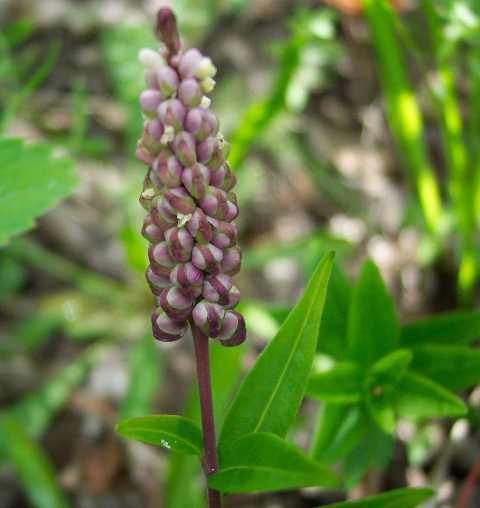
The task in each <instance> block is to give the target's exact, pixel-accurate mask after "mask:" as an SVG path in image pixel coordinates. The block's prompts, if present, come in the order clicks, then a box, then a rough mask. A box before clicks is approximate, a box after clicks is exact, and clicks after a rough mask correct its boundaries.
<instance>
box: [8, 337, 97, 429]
mask: <svg viewBox="0 0 480 508" xmlns="http://www.w3.org/2000/svg"><path fill="white" fill-rule="evenodd" d="M104 352H105V346H104V345H97V346H91V347H90V348H88V349H87V350H86V351H85V352H84V353H82V355H81V356H80V357H79V358H77V359H76V360H75V361H74V362H73V363H71V364H70V365H68V366H66V367H65V368H63V369H62V370H60V371H59V372H58V373H57V374H55V375H54V376H52V377H51V379H50V380H48V381H47V382H46V383H45V384H44V385H43V386H42V387H41V388H39V389H38V390H36V391H33V392H32V393H30V394H29V395H26V396H25V397H24V398H23V399H21V400H20V401H19V402H18V403H16V404H15V405H14V406H13V407H12V408H11V409H9V410H8V414H9V415H10V416H12V417H13V418H15V419H16V420H17V421H18V422H19V423H21V425H22V429H23V430H24V431H25V432H26V433H27V434H28V435H29V436H31V437H35V438H38V437H40V436H41V435H42V434H43V433H44V432H45V431H46V430H47V428H48V426H49V424H50V422H51V420H52V419H53V418H54V417H55V415H56V414H57V412H58V411H59V410H60V409H61V408H62V407H63V405H64V404H65V403H66V402H67V400H68V398H69V397H70V395H71V393H72V391H73V390H74V389H75V387H76V386H78V385H79V384H80V383H81V382H82V380H83V379H84V377H85V375H86V374H87V372H88V371H89V369H90V368H91V367H92V365H93V364H94V363H95V362H96V361H97V360H98V359H99V358H100V357H101V356H102V355H103V354H104Z"/></svg>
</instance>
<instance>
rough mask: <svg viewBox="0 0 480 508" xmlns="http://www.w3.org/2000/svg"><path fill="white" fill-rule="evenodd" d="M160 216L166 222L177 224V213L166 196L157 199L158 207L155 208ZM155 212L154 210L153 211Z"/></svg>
mask: <svg viewBox="0 0 480 508" xmlns="http://www.w3.org/2000/svg"><path fill="white" fill-rule="evenodd" d="M155 208H156V210H157V213H158V215H159V216H160V217H161V218H162V219H163V220H164V221H165V222H169V223H170V224H173V223H174V222H177V212H176V210H175V209H174V208H172V206H171V204H170V203H169V201H168V200H167V199H166V198H165V196H164V195H163V196H159V197H158V198H157V202H156V206H155ZM152 212H153V209H152Z"/></svg>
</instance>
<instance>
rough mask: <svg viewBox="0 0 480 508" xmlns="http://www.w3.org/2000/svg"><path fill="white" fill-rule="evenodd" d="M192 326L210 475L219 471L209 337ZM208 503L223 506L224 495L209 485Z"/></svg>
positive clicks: (205, 465)
mask: <svg viewBox="0 0 480 508" xmlns="http://www.w3.org/2000/svg"><path fill="white" fill-rule="evenodd" d="M191 328H192V334H193V344H194V346H195V359H196V363H197V379H198V393H199V396H200V412H201V417H202V430H203V445H204V470H205V474H206V475H207V476H208V475H211V474H214V473H216V472H217V471H218V461H217V445H216V438H215V421H214V417H213V399H212V383H211V380H210V358H209V351H208V337H207V336H206V335H205V334H204V333H203V332H202V331H201V330H200V329H199V328H197V327H196V326H195V325H194V324H193V322H192V323H191ZM208 505H209V507H210V508H221V507H222V495H221V494H220V492H218V490H214V489H211V488H209V487H208Z"/></svg>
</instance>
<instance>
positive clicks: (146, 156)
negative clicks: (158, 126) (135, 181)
mask: <svg viewBox="0 0 480 508" xmlns="http://www.w3.org/2000/svg"><path fill="white" fill-rule="evenodd" d="M135 157H136V158H137V159H138V160H139V161H140V162H143V163H144V164H146V165H147V166H150V165H151V164H152V163H153V161H154V159H155V155H153V154H151V153H150V152H149V151H148V150H147V148H145V147H144V146H143V144H142V142H141V141H139V142H138V144H137V149H136V151H135Z"/></svg>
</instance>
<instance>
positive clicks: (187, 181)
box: [182, 163, 210, 199]
mask: <svg viewBox="0 0 480 508" xmlns="http://www.w3.org/2000/svg"><path fill="white" fill-rule="evenodd" d="M209 180H210V171H209V170H208V168H207V167H206V166H204V165H203V164H199V163H197V164H194V165H193V166H192V167H190V168H185V169H184V170H183V173H182V182H183V185H185V187H186V188H187V190H188V192H189V193H190V194H191V195H192V196H193V197H194V198H196V199H198V198H201V197H203V196H204V195H205V193H206V191H207V188H208V182H209Z"/></svg>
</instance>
